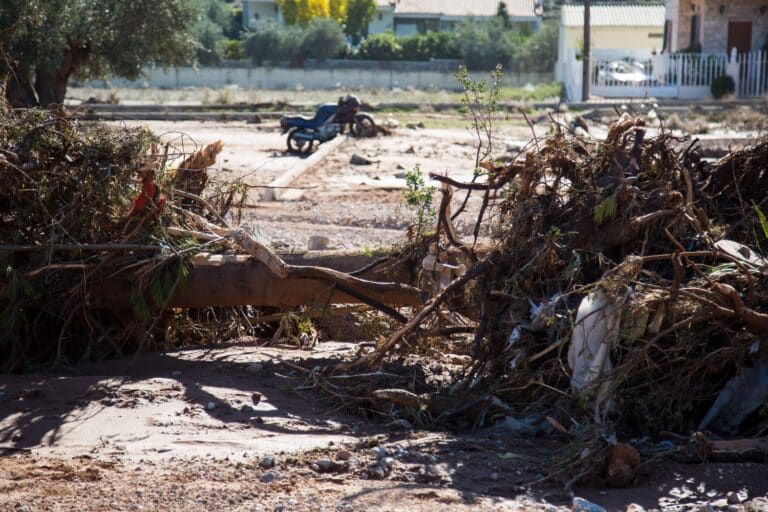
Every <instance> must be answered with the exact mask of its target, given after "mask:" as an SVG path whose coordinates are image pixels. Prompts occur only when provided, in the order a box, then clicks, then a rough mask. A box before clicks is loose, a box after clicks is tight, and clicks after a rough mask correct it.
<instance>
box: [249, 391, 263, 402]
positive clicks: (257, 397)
mask: <svg viewBox="0 0 768 512" xmlns="http://www.w3.org/2000/svg"><path fill="white" fill-rule="evenodd" d="M251 401H252V402H253V405H259V402H261V393H259V392H258V391H256V392H255V393H253V394H252V395H251Z"/></svg>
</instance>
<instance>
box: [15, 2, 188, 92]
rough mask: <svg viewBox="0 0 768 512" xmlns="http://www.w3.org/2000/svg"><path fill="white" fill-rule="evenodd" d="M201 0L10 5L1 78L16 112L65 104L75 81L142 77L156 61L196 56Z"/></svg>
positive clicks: (179, 60)
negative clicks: (66, 96) (109, 77)
mask: <svg viewBox="0 0 768 512" xmlns="http://www.w3.org/2000/svg"><path fill="white" fill-rule="evenodd" d="M200 14H201V13H200V9H199V6H198V4H197V3H196V2H189V1H185V0H167V1H164V2H153V1H149V0H136V1H131V2H124V1H121V0H4V1H3V2H1V3H0V48H3V50H4V51H3V53H2V55H1V57H2V58H0V75H2V76H5V75H6V74H8V82H7V85H6V96H7V99H8V101H9V103H10V104H11V105H12V106H15V107H30V106H35V105H42V106H47V105H51V104H56V103H62V102H63V101H64V96H65V94H66V90H67V84H68V82H69V80H70V78H77V79H94V78H104V77H108V76H119V77H124V78H129V79H133V78H137V77H138V76H139V75H140V73H141V68H142V66H144V65H146V64H151V63H161V64H164V65H178V64H183V63H185V62H188V61H189V59H190V58H192V57H193V56H194V51H195V48H196V43H195V42H194V37H193V35H192V32H193V29H194V28H195V27H196V25H197V22H198V19H199V17H200Z"/></svg>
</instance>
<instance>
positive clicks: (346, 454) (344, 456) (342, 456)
mask: <svg viewBox="0 0 768 512" xmlns="http://www.w3.org/2000/svg"><path fill="white" fill-rule="evenodd" d="M336 458H337V459H338V460H349V459H351V458H352V452H351V451H349V450H342V451H340V452H339V453H337V454H336Z"/></svg>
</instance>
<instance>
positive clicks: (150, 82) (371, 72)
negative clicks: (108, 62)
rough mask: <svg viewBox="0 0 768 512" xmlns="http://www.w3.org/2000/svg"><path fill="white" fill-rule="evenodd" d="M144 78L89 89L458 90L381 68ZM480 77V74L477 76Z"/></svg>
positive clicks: (158, 72)
mask: <svg viewBox="0 0 768 512" xmlns="http://www.w3.org/2000/svg"><path fill="white" fill-rule="evenodd" d="M145 74H146V78H144V79H140V80H136V81H129V80H123V79H113V80H111V81H109V82H102V81H94V82H90V83H87V84H85V85H87V86H90V87H126V88H131V87H136V88H140V87H157V88H168V89H178V88H183V87H209V88H218V87H226V86H229V85H237V86H240V87H242V88H244V89H296V88H304V89H336V88H339V87H366V88H372V89H387V88H392V87H415V88H417V89H428V88H438V89H449V90H454V89H458V85H457V82H456V78H455V77H454V76H453V73H450V72H439V71H398V70H381V69H378V70H377V69H292V68H233V67H228V68H200V69H195V68H191V67H186V68H178V69H172V70H168V71H164V70H162V69H157V68H155V69H147V70H145ZM476 74H477V76H480V74H479V73H476ZM553 79H554V76H553V74H552V73H508V74H505V75H504V80H503V84H504V85H508V86H512V87H521V86H524V85H526V84H537V83H542V82H551V81H553Z"/></svg>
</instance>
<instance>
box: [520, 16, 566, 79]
mask: <svg viewBox="0 0 768 512" xmlns="http://www.w3.org/2000/svg"><path fill="white" fill-rule="evenodd" d="M557 38H558V26H557V23H556V22H554V21H547V22H545V23H544V25H543V26H542V27H541V30H539V31H538V32H536V33H535V34H533V35H532V36H530V37H529V38H527V39H526V40H525V42H524V43H523V45H522V47H521V48H520V51H519V52H518V60H517V63H518V65H519V67H520V68H522V69H524V70H526V71H552V70H553V69H554V67H555V61H557Z"/></svg>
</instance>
